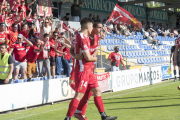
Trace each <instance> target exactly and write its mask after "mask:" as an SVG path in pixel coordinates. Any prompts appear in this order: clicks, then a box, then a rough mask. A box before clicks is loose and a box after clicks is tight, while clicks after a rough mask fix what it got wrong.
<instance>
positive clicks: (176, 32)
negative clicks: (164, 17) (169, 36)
mask: <svg viewBox="0 0 180 120" xmlns="http://www.w3.org/2000/svg"><path fill="white" fill-rule="evenodd" d="M173 32H174V37H178V35H179V33H178V29H177V28H174V31H173Z"/></svg>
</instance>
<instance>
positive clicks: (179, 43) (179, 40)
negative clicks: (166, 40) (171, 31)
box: [176, 37, 180, 48]
mask: <svg viewBox="0 0 180 120" xmlns="http://www.w3.org/2000/svg"><path fill="white" fill-rule="evenodd" d="M176 45H178V47H179V48H180V37H179V38H178V39H177V44H176Z"/></svg>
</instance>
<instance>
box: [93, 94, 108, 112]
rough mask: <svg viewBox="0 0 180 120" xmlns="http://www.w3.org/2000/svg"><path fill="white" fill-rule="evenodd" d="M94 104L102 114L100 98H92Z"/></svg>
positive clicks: (102, 108)
mask: <svg viewBox="0 0 180 120" xmlns="http://www.w3.org/2000/svg"><path fill="white" fill-rule="evenodd" d="M94 103H95V105H96V107H97V108H98V110H99V112H104V111H105V110H104V104H103V100H102V98H101V96H97V97H94Z"/></svg>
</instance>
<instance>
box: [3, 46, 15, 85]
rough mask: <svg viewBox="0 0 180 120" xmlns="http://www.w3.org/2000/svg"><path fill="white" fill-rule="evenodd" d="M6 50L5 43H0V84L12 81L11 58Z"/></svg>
mask: <svg viewBox="0 0 180 120" xmlns="http://www.w3.org/2000/svg"><path fill="white" fill-rule="evenodd" d="M6 51H7V44H5V43H2V44H0V71H1V73H0V76H1V77H0V85H2V84H8V83H10V82H11V81H12V73H13V58H12V56H11V55H10V54H8V53H7V52H6Z"/></svg>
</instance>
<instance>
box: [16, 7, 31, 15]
mask: <svg viewBox="0 0 180 120" xmlns="http://www.w3.org/2000/svg"><path fill="white" fill-rule="evenodd" d="M18 10H19V11H18V12H19V13H20V12H21V11H23V13H22V14H21V16H20V17H21V18H23V15H24V18H26V11H27V10H29V7H28V5H25V6H19V7H18Z"/></svg>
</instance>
